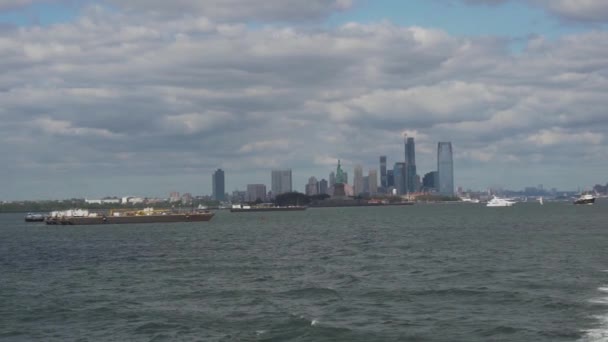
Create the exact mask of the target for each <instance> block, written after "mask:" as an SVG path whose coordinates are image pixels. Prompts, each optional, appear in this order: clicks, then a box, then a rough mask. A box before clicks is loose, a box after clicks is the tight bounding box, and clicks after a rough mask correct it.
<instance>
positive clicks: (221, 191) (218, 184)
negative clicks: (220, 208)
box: [211, 169, 226, 201]
mask: <svg viewBox="0 0 608 342" xmlns="http://www.w3.org/2000/svg"><path fill="white" fill-rule="evenodd" d="M211 178H212V191H213V199H214V200H216V201H224V200H225V194H226V183H225V178H224V171H223V170H222V169H217V170H216V171H215V172H214V173H213V176H212V177H211Z"/></svg>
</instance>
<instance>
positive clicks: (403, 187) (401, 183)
mask: <svg viewBox="0 0 608 342" xmlns="http://www.w3.org/2000/svg"><path fill="white" fill-rule="evenodd" d="M393 177H394V180H395V185H394V186H395V189H397V194H398V195H405V194H407V182H406V167H405V163H395V166H394V167H393Z"/></svg>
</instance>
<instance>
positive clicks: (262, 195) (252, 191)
mask: <svg viewBox="0 0 608 342" xmlns="http://www.w3.org/2000/svg"><path fill="white" fill-rule="evenodd" d="M257 200H260V201H262V202H264V201H266V185H264V184H247V202H255V201H257Z"/></svg>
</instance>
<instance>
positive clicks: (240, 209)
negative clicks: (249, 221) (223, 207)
mask: <svg viewBox="0 0 608 342" xmlns="http://www.w3.org/2000/svg"><path fill="white" fill-rule="evenodd" d="M306 208H307V207H303V206H299V205H295V206H287V207H277V206H249V205H243V204H235V205H233V206H232V207H231V208H230V212H231V213H249V212H260V211H264V212H265V211H300V210H306Z"/></svg>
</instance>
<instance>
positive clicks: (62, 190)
mask: <svg viewBox="0 0 608 342" xmlns="http://www.w3.org/2000/svg"><path fill="white" fill-rule="evenodd" d="M607 24H608V2H607V1H605V0H407V1H403V0H375V1H371V0H264V1H262V0H174V1H165V0H81V1H76V0H0V119H1V120H0V158H1V160H2V161H3V163H2V167H1V168H0V200H23V199H59V198H69V197H78V198H98V197H102V196H127V195H131V196H167V195H168V193H169V192H171V191H180V192H191V193H193V194H195V195H202V194H210V193H211V175H212V173H213V171H214V170H215V169H217V168H222V169H224V170H225V172H226V190H227V191H228V192H232V191H233V190H236V189H245V187H246V185H247V184H250V183H263V184H267V186H268V187H270V172H271V170H272V169H282V168H291V169H292V170H293V181H294V188H295V190H299V191H303V190H304V184H305V183H306V182H307V180H308V178H309V177H311V176H314V177H316V178H318V179H321V178H328V175H329V172H331V171H332V170H335V167H336V163H337V160H338V159H340V160H342V163H343V166H344V168H345V169H346V171H347V172H349V174H350V175H352V169H353V167H354V166H355V165H357V164H360V165H362V166H363V167H364V170H365V173H367V170H369V169H378V167H379V166H378V158H379V156H380V155H386V156H388V164H389V165H392V164H393V163H395V162H398V161H402V160H403V158H404V157H403V156H404V151H403V135H404V134H407V135H408V136H410V137H414V138H415V140H416V158H417V160H416V162H417V167H418V173H419V174H420V175H421V176H423V175H424V174H425V173H426V172H429V171H433V170H435V169H436V165H437V161H436V149H437V142H439V141H451V142H452V144H453V148H454V170H455V175H454V176H455V185H456V186H461V187H463V188H465V189H467V188H472V189H480V190H482V189H486V188H488V187H503V188H510V189H521V188H523V187H525V186H536V185H539V184H543V186H544V187H545V188H552V187H556V188H559V189H564V190H568V189H571V190H576V189H579V188H580V189H585V188H590V187H592V186H593V185H594V184H596V183H602V184H605V183H606V182H608V173H607V172H606V171H607V170H608V139H607V137H606V132H608V110H607V108H608V98H607V96H606V94H607V93H608V92H607V91H608V32H607ZM351 178H352V177H351Z"/></svg>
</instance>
